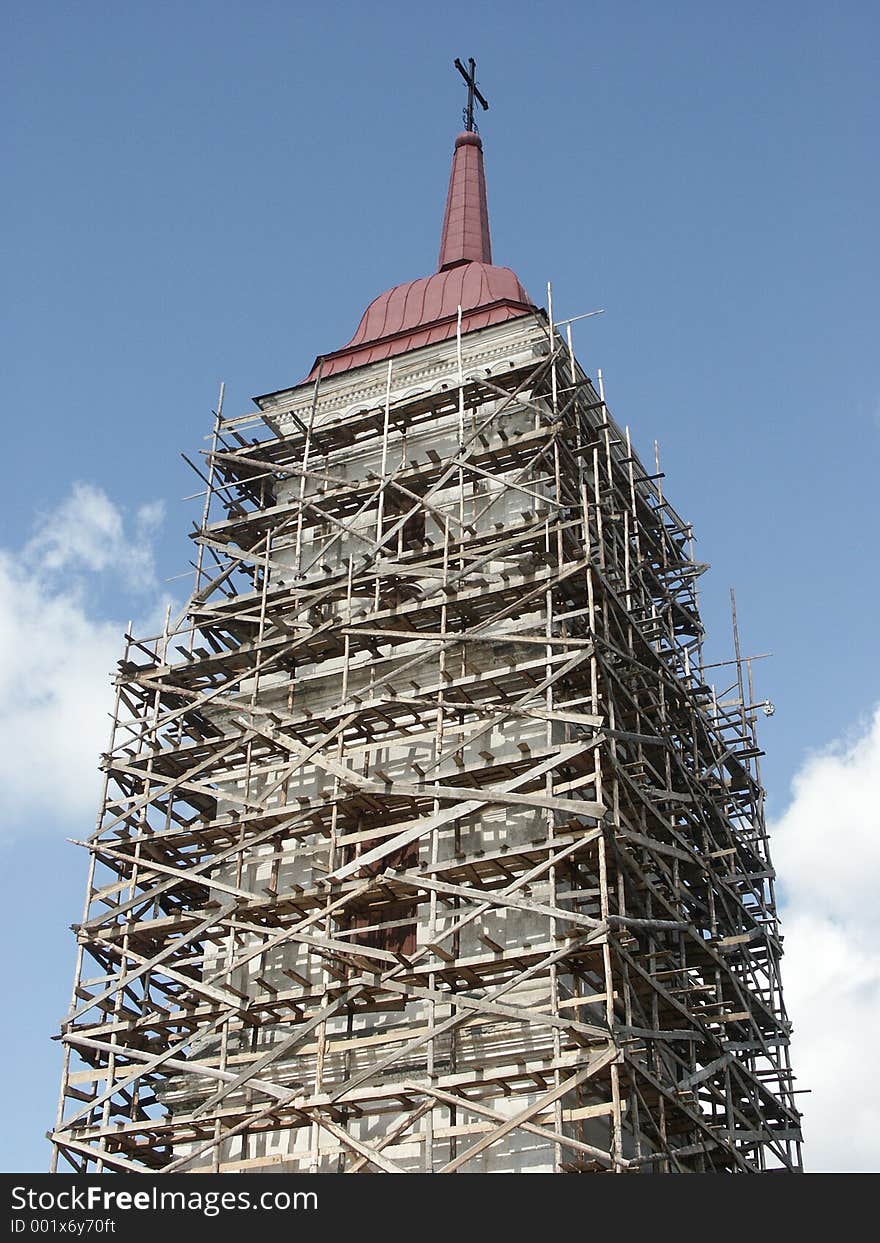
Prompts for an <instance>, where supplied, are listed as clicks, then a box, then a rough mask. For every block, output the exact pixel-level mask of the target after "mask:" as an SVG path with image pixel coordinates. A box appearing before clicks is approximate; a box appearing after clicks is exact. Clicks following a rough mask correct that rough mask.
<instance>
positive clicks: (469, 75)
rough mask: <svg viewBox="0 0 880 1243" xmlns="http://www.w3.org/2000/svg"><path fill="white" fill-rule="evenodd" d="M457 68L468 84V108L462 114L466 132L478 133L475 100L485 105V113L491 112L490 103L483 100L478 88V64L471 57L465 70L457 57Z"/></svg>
mask: <svg viewBox="0 0 880 1243" xmlns="http://www.w3.org/2000/svg"><path fill="white" fill-rule="evenodd" d="M455 67H456V69H457V70H458V72H459V73H460V74H461V76H462V77H463V78H464V80H465V82H467V84H468V101H467V107H466V108H465V109H464V110H463V112H462V116H463V117H464V127H465V129H466V130H470V131H471V132H472V133H476V129H477V127H476V125H475V124H474V100H475V99H476V100H477V102H478V103H480V104H482V105H483V111H484V112H488V111H489V104H488V102H487V101H486V100H485V99H484V98H483V96H482V95H481V94H480V92H479V89H478V88H477V62H476V61H475V60H474V58H473V56H471V57H469V58H468V67H467V69H465V67H464V65H463V64H462V63H461V61H460V60H459V59H458V57H457V56H456V58H455Z"/></svg>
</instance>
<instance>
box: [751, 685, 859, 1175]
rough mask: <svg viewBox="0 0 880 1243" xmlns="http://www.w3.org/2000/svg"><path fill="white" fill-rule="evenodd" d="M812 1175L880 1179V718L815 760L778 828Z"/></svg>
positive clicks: (789, 987) (790, 1002) (787, 967)
mask: <svg viewBox="0 0 880 1243" xmlns="http://www.w3.org/2000/svg"><path fill="white" fill-rule="evenodd" d="M771 834H772V843H771V844H772V849H773V859H774V863H775V865H776V867H777V869H778V872H779V877H780V882H781V888H780V894H781V899H782V903H781V905H782V912H781V913H782V921H783V922H782V930H783V933H784V935H785V951H786V952H785V958H784V960H783V983H784V987H785V997H786V1005H787V1007H788V1010H789V1014H790V1017H791V1018H792V1021H793V1022H794V1025H795V1036H794V1043H793V1049H792V1060H793V1064H794V1069H795V1073H796V1074H797V1076H798V1086H799V1087H801V1088H809V1089H811V1094H810V1095H809V1096H802V1097H799V1098H798V1099H799V1101H800V1107H801V1108H802V1109H803V1111H804V1137H805V1141H806V1142H805V1148H804V1164H805V1167H806V1168H807V1169H808V1170H811V1171H815V1172H819V1171H827V1172H831V1171H847V1170H851V1171H876V1170H880V1137H878V1133H877V1117H878V1116H880V1081H878V1079H877V1076H876V1075H875V1074H874V1062H875V1059H876V1057H877V1050H878V1048H880V948H878V947H880V901H878V896H877V884H878V878H880V708H878V709H877V711H876V712H875V714H874V716H873V718H872V720H871V721H870V722H869V723H867V724H866V726H865V728H864V729H863V731H862V732H861V733H860V734H859V735H858V736H856V737H854V738H852V739H849V740H846V741H844V742H841V743H836V744H834V745H832V746H831V747H829V748H828V749H827V750H825V751H823V752H822V753H820V754H817V755H813V756H810V757H809V758H808V759H807V760H806V762H805V763H804V765H803V766H802V768H801V769H800V771H799V772H798V774H797V776H796V777H795V779H794V781H793V783H792V801H791V804H790V805H789V807H788V809H787V810H786V812H785V814H784V815H783V816H782V817H781V818H780V819H779V820H778V821H777V822H776V823H775V824H774V825H772V826H771Z"/></svg>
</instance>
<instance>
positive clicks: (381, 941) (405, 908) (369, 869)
mask: <svg viewBox="0 0 880 1243" xmlns="http://www.w3.org/2000/svg"><path fill="white" fill-rule="evenodd" d="M378 844H379V843H378V842H367V843H365V845H364V852H365V853H366V851H368V850H370V849H372V847H373V846H377V845H378ZM418 861H419V847H418V843H417V842H410V843H409V845H407V846H402V847H401V848H400V849H399V850H395V851H392V853H391V854H388V855H385V856H384V858H382V859H377V860H376V862H375V863H368V864H366V865H365V867H364V869H363V870H364V873H365V874H366V875H367V876H377V875H378V874H379V873H380V872H384V871H385V870H386V868H393V869H395V870H400V871H404V870H408V869H410V868H414V867H415V866H416V865H417V864H418ZM375 924H386V925H391V926H390V927H384V928H376V927H374V926H373V925H375ZM352 927H353V928H369V931H368V932H359V933H357V934H356V935H355V937H354V938H353V940H354V943H355V944H356V945H367V946H369V947H370V948H372V949H377V950H386V951H387V952H388V953H389V954H402V955H403V956H404V958H408V957H409V955H410V954H412V953H414V952H415V949H416V905H415V903H413V902H381V903H375V904H374V905H372V906H369V907H367V908H365V909H364V911H363V912H362V913H361V914H359V915H355V917H354V919H353V920H352Z"/></svg>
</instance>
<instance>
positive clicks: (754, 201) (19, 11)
mask: <svg viewBox="0 0 880 1243" xmlns="http://www.w3.org/2000/svg"><path fill="white" fill-rule="evenodd" d="M4 27H5V29H4V45H5V49H6V57H5V60H6V65H5V72H4V75H3V79H4V80H3V86H2V91H3V94H4V96H5V99H4V101H3V104H4V107H3V112H4V116H5V117H6V119H7V124H6V126H5V127H4V130H5V133H4V140H3V141H4V148H5V149H4V152H3V159H4V166H5V168H6V170H7V182H6V193H5V195H4V197H3V201H2V204H0V213H2V238H3V241H2V249H3V260H4V269H5V287H6V297H5V299H4V306H3V321H4V322H3V337H2V339H3V354H4V359H3V368H2V378H0V384H2V399H3V410H4V415H5V420H4V429H5V437H4V458H5V462H4V465H5V470H4V472H3V478H4V502H5V503H4V507H3V513H4V522H3V534H2V537H0V545H2V556H3V557H4V558H5V561H4V562H3V563H2V564H3V565H5V567H6V572H5V577H3V579H2V585H3V586H4V588H5V590H6V593H7V601H6V603H7V613H8V618H7V621H6V623H5V624H4V626H3V628H2V629H0V636H2V639H3V643H4V650H3V653H2V659H3V660H4V661H5V662H6V674H5V677H4V678H3V679H0V692H3V693H5V702H0V733H2V736H3V738H8V739H9V740H11V744H12V746H13V748H14V745H15V741H16V739H17V740H18V743H19V751H18V753H17V754H16V755H14V757H13V759H12V760H11V761H9V760H8V761H7V764H8V765H10V766H11V768H10V771H11V778H10V782H9V783H8V787H7V788H12V790H13V795H12V796H11V797H10V799H9V806H8V810H7V811H6V812H5V813H4V820H5V827H4V839H5V845H4V846H3V852H4V865H3V869H2V872H3V882H4V899H3V901H4V914H5V915H6V916H7V918H8V919H9V920H10V925H11V929H12V931H11V933H10V935H11V937H12V941H11V944H12V946H13V947H14V949H13V951H12V958H11V961H9V962H7V965H6V971H7V975H6V979H7V987H8V988H11V989H17V990H18V991H17V993H16V995H15V998H14V1001H15V1004H16V1005H17V1006H22V1005H25V1004H27V1005H28V1006H30V1007H31V1012H30V1017H29V1018H28V1021H27V1022H26V1023H22V1022H20V1021H19V1020H17V1021H16V1023H15V1031H13V1032H10V1031H9V1030H8V1029H7V1045H8V1046H10V1045H11V1050H10V1053H9V1054H8V1056H14V1057H17V1058H18V1059H19V1062H18V1065H19V1066H20V1068H21V1076H20V1077H19V1076H18V1075H16V1076H15V1077H14V1078H15V1082H13V1083H12V1085H11V1086H10V1089H9V1090H10V1093H11V1096H12V1100H11V1102H10V1106H9V1107H10V1108H11V1109H12V1111H13V1112H14V1113H15V1115H16V1117H17V1121H18V1127H17V1130H16V1132H15V1133H13V1128H12V1127H11V1126H7V1127H6V1128H4V1134H3V1136H2V1138H0V1168H3V1169H22V1168H25V1169H27V1168H32V1169H41V1168H44V1167H45V1162H46V1145H45V1142H44V1141H43V1140H42V1138H41V1137H42V1133H43V1132H44V1131H45V1130H46V1129H47V1128H48V1127H49V1126H50V1125H51V1122H52V1115H53V1112H54V1100H55V1095H56V1088H57V1076H58V1056H57V1048H56V1047H53V1046H52V1045H51V1044H50V1043H49V1042H48V1036H49V1034H50V1033H51V1032H53V1031H54V1030H55V1029H56V1024H57V1020H58V1017H59V1016H60V1014H61V1013H62V1012H63V1010H64V1008H65V1005H66V1002H67V997H68V990H69V981H70V975H71V970H72V962H73V942H72V938H71V937H70V935H69V933H66V932H65V929H66V926H67V925H68V924H69V923H70V922H72V921H73V920H74V919H77V918H78V917H79V914H80V907H81V900H82V889H83V886H84V879H85V855H84V853H83V852H77V851H75V850H74V848H73V847H70V846H68V845H66V843H65V840H64V839H65V838H66V837H77V836H85V835H86V834H87V833H88V831H89V829H90V826H91V823H92V821H93V816H94V805H95V801H96V795H95V787H94V783H93V778H92V777H91V776H90V775H89V774H87V775H86V778H85V779H84V785H83V784H82V779H79V778H77V776H76V773H73V772H72V770H73V767H74V766H73V763H72V761H71V762H68V763H65V762H62V761H58V762H57V763H56V762H55V761H54V760H53V762H52V764H50V765H49V768H50V769H51V771H46V765H45V764H44V763H43V762H41V760H40V756H39V754H37V753H36V745H35V744H34V742H33V740H34V739H35V738H36V737H37V732H36V731H35V729H34V730H31V732H28V729H30V726H31V725H34V722H37V723H42V724H41V728H46V729H48V730H49V732H50V733H51V731H53V730H54V731H58V730H59V729H60V726H59V722H61V723H62V724H63V723H64V722H66V723H67V725H68V726H69V727H70V728H71V729H72V730H73V731H75V732H77V733H81V734H82V737H83V739H85V740H87V741H88V740H90V739H91V738H92V732H91V731H92V729H93V728H94V726H93V722H94V721H95V720H98V719H99V717H100V711H101V709H102V707H103V706H105V705H104V701H103V700H102V699H101V696H102V694H103V693H104V692H103V683H102V685H101V686H99V687H98V688H97V690H96V691H95V692H94V694H92V693H91V691H90V690H89V688H90V686H91V685H92V681H101V679H100V677H99V676H98V675H97V674H95V676H94V677H93V671H96V670H100V669H101V668H102V667H108V666H109V664H110V663H112V660H113V659H114V655H115V653H116V649H117V648H118V642H117V640H116V637H115V636H117V635H121V627H122V625H123V624H124V622H125V621H126V619H127V618H129V617H135V618H138V619H141V620H143V621H144V622H145V623H146V622H147V621H149V620H151V619H152V620H155V618H156V617H157V616H160V614H161V607H162V598H163V596H164V595H165V594H167V593H169V592H170V593H171V594H172V595H175V596H176V598H178V599H180V598H182V596H183V584H182V583H181V582H171V583H167V584H166V583H165V581H164V580H166V579H167V578H170V577H171V576H173V575H175V574H178V573H179V572H180V571H182V570H184V569H185V568H186V563H187V559H188V557H189V555H190V544H189V541H188V540H187V538H186V532H187V530H188V528H189V526H190V523H191V520H192V518H194V517H195V512H196V511H195V508H194V506H193V505H192V504H181V503H179V498H180V497H182V496H184V495H185V494H187V493H190V492H193V491H195V490H196V485H195V484H194V482H193V477H192V475H191V474H190V472H189V471H188V469H187V468H186V466H185V465H184V464H183V462H182V461H181V459H180V456H179V454H180V451H181V450H184V451H186V452H188V453H189V454H190V455H192V454H193V453H194V452H197V451H198V450H199V449H200V448H202V447H203V441H202V437H203V436H204V435H205V433H206V432H207V431H208V429H209V426H210V420H211V415H210V411H211V407H212V406H213V405H214V402H215V399H216V393H217V387H218V382H219V381H220V380H221V379H224V380H225V381H226V385H227V405H226V412H227V413H231V412H244V411H245V410H246V409H248V408H249V404H248V399H249V397H250V396H251V395H252V394H254V393H260V392H267V391H270V390H273V389H276V388H280V387H283V386H285V385H288V384H291V383H293V382H295V381H297V380H298V379H300V378H301V377H302V376H304V375H305V373H306V372H307V371H308V369H309V367H310V365H311V362H312V360H313V358H314V356H315V355H316V354H317V353H319V352H321V351H326V350H330V349H333V348H336V347H338V346H340V345H341V344H343V343H344V342H345V341H347V340H348V338H349V337H350V335H351V333H352V331H353V330H354V327H355V325H356V323H357V320H358V318H359V316H360V313H361V311H362V310H363V308H364V306H365V305H366V303H367V302H368V301H369V300H370V299H371V298H372V297H373V296H374V295H375V294H377V293H378V292H380V291H381V290H382V289H384V288H387V287H388V286H390V285H392V284H394V283H396V282H398V281H400V280H406V279H409V278H412V277H416V276H420V275H424V274H426V273H427V272H430V271H431V270H433V267H434V265H435V262H436V251H437V243H438V239H439V228H440V220H441V216H442V210H443V202H444V195H445V186H446V178H447V175H448V167H449V158H450V154H451V148H452V140H453V137H454V135H455V133H456V132H457V130H458V129H459V128H460V121H461V117H460V112H461V107H462V103H463V90H462V89H461V82H460V79H459V78H458V75H457V74H456V73H455V71H454V70H453V68H452V60H453V58H454V57H455V56H461V57H467V56H469V55H473V56H475V57H476V58H477V61H478V76H479V79H480V82H481V86H482V89H483V90H484V92H485V93H486V94H487V95H488V97H489V100H490V103H491V110H490V112H489V113H488V114H486V115H485V116H484V117H482V118H481V132H482V135H483V139H484V143H485V148H486V167H487V177H488V186H489V207H490V213H491V219H492V230H493V244H494V254H495V261H496V262H498V263H503V264H507V265H509V266H512V267H513V268H515V270H516V271H517V273H518V275H519V276H520V278H521V279H522V281H523V283H524V284H525V286H526V288H527V289H529V290H530V292H531V294H532V296H533V297H534V298H535V300H536V301H538V302H540V303H543V302H544V301H545V290H546V283H547V281H548V280H551V281H552V282H553V291H554V308H555V310H556V313H557V315H558V316H563V317H564V316H568V315H576V314H580V313H583V312H586V311H589V310H592V309H594V308H596V307H604V308H605V315H604V316H600V317H598V318H594V319H590V320H587V321H585V322H584V323H583V324H581V325H577V326H576V328H577V335H576V337H575V345H576V349H577V351H578V354H579V356H580V357H581V360H582V361H583V362H584V363H585V365H586V366H587V369H588V370H589V371H590V372H591V373H592V374H595V368H596V367H597V366H598V367H602V369H603V371H604V374H605V380H606V391H607V395H608V400H609V403H610V405H611V407H612V409H613V411H614V413H615V416H616V418H617V419H618V421H620V422H621V423H628V424H629V425H630V427H631V429H632V433H633V437H634V441H635V445H636V447H637V449H638V450H639V451H640V452H641V453H642V455H643V456H644V457H646V458H647V459H648V460H652V454H653V449H652V443H653V440H654V439H655V438H656V439H658V440H659V441H660V446H661V455H662V466H663V469H664V470H665V471H666V476H667V478H666V480H665V485H664V486H665V488H666V491H667V494H668V496H669V498H670V499H671V501H672V502H673V504H674V505H675V506H676V508H677V509H678V510H679V512H680V513H682V514H683V516H685V517H686V518H687V519H689V520H690V521H692V522H693V523H694V525H695V529H696V533H697V536H698V545H697V548H698V556H699V557H700V559H701V560H704V561H708V562H710V563H711V565H712V567H713V568H712V570H711V571H710V573H709V574H708V575H707V576H706V577H705V578H704V580H703V591H702V602H703V608H704V616H705V620H706V623H707V626H708V628H709V631H710V641H711V642H710V646H711V650H712V652H713V654H714V656H715V658H716V659H717V658H721V657H723V656H726V655H727V654H728V648H729V638H728V635H729V621H728V612H727V608H728V606H727V592H728V588H729V587H730V586H731V585H734V586H735V587H736V589H737V599H738V606H739V614H740V623H741V630H742V634H743V643H744V648H745V650H746V651H752V652H765V651H771V652H773V653H774V657H773V660H772V661H764V662H761V666H760V670H759V672H760V682H759V688H758V689H759V696H760V697H764V696H769V697H770V698H771V699H772V700H773V701H774V702H775V704H776V706H777V714H776V716H775V717H774V718H773V719H772V720H770V721H768V722H766V724H765V726H764V730H763V742H764V745H765V746H766V748H767V750H768V755H767V759H766V761H765V768H764V776H765V779H766V782H767V785H768V787H769V792H770V804H769V806H770V809H771V813H772V814H773V815H774V816H780V815H782V813H783V811H784V810H785V809H786V808H787V807H788V806H789V804H790V803H791V792H790V786H791V782H792V779H793V778H794V777H795V776H796V774H798V773H801V774H803V772H804V764H805V762H806V761H807V756H808V754H809V753H810V752H811V751H813V750H815V749H818V748H823V747H827V746H829V745H830V744H832V743H834V741H835V740H843V741H842V742H841V741H838V747H837V753H838V754H840V755H842V756H843V759H842V760H841V761H840V762H841V764H842V765H843V770H842V771H844V773H845V772H847V771H849V770H847V769H846V763H847V762H848V761H847V758H846V757H847V756H850V758H851V757H852V755H853V754H854V752H853V750H852V749H853V748H856V747H857V745H858V739H859V738H860V737H862V736H865V735H866V731H868V730H869V728H870V727H869V725H868V722H869V721H870V719H871V714H872V712H873V709H874V706H875V705H876V704H877V702H878V700H880V688H878V680H880V679H878V674H877V659H876V634H877V620H876V619H877V616H878V610H880V587H878V579H877V574H876V560H877V559H876V552H875V544H876V539H877V531H878V518H880V503H878V489H877V471H878V466H880V375H878V368H877V340H878V318H880V316H878V305H880V300H878V275H880V273H878V258H877V255H878V251H877V244H876V228H877V225H876V222H877V219H878V206H880V204H878V197H880V196H878V188H880V174H878V163H877V158H876V135H877V132H878V121H880V118H878V108H877V97H876V82H877V78H878V69H880V65H878V60H880V54H878V48H880V9H878V8H877V6H876V5H874V4H871V3H868V2H865V3H852V2H843V3H838V4H834V5H832V4H828V3H804V2H801V3H791V2H788V0H775V2H773V3H770V4H766V3H764V4H756V3H749V2H746V3H739V4H737V5H724V6H722V5H706V4H699V3H691V2H685V3H679V4H677V5H674V6H673V5H660V4H649V3H635V2H622V3H621V2H618V3H615V4H614V5H611V4H607V3H597V4H590V5H587V4H568V3H560V4H556V5H554V6H553V8H552V11H551V9H549V8H548V7H546V6H539V5H535V4H534V3H528V4H526V3H519V2H514V3H503V4H502V3H500V2H496V3H484V4H478V3H473V2H472V3H460V2H459V0H449V2H448V3H445V4H443V5H442V6H439V5H436V4H419V3H410V4H397V3H381V2H378V3H374V4H371V5H362V4H355V3H350V2H347V0H345V2H340V3H333V2H329V3H327V4H325V5H323V6H314V5H305V4H299V3H276V2H267V0H251V2H250V3H247V4H245V3H232V2H225V3H224V2H222V0H217V2H215V3H212V4H208V3H200V2H197V0H189V2H184V3H174V4H170V3H160V2H157V0H153V2H152V3H149V4H147V3H140V2H130V3H127V4H124V5H113V4H107V3H104V4H101V3H88V2H86V3H80V4H62V3H57V2H52V0H49V2H47V3H43V4H41V5H32V4H23V3H16V2H11V3H9V4H7V6H6V9H5V21H4ZM77 483H78V484H80V485H81V486H80V489H79V491H78V492H77V491H72V489H73V485H74V484H77ZM163 512H164V517H163ZM52 529H54V530H55V531H56V532H57V531H63V532H65V533H66V535H65V541H66V542H64V544H63V547H60V546H59V545H58V544H57V540H56V542H55V543H53V541H52V538H51V537H50V535H49V534H47V532H48V531H50V530H52ZM132 565H134V566H135V567H136V569H137V573H134V572H132ZM28 592H30V595H29V596H28V597H27V599H28V604H27V608H25V609H24V611H23V612H22V610H21V608H20V607H19V604H20V601H19V599H18V598H19V596H20V595H21V594H22V593H24V594H25V595H27V593H28ZM28 610H30V611H28ZM23 616H24V617H30V618H31V620H30V621H29V622H28V623H27V625H25V623H24V622H23V621H22V617H23ZM65 632H66V633H68V634H70V635H72V636H73V639H72V641H71V642H70V643H69V644H68V645H67V647H66V648H65V646H64V644H63V643H62V637H63V634H64V633H65ZM43 645H45V647H44V646H43ZM44 652H45V653H47V654H46V655H45V659H44V656H43V655H42V654H41V653H44ZM108 652H109V653H110V656H109V660H108V659H107V653H108ZM83 653H86V654H87V655H84V654H83ZM52 662H54V664H53V663H52ZM102 662H104V663H103V665H102ZM50 665H51V667H52V668H53V669H54V668H57V669H58V670H59V673H58V677H59V678H62V679H65V678H66V679H67V682H66V683H65V685H66V687H67V689H66V691H65V693H64V695H63V696H59V695H58V693H57V692H56V690H54V689H53V683H52V680H51V679H50V678H49V677H48V676H46V675H45V670H46V669H47V668H49V667H50ZM41 669H42V670H43V675H42V678H41V673H40V670H41ZM26 670H33V674H32V676H31V675H28V676H29V678H30V680H27V679H26V678H25V671H26ZM29 697H30V698H29ZM23 703H24V704H25V706H27V705H30V707H31V708H32V709H33V712H32V713H31V716H30V717H29V722H30V724H29V726H28V729H23V728H22V726H21V720H20V719H19V716H17V713H19V712H20V711H21V710H22V704H23ZM40 714H42V715H40ZM86 722H88V728H86V724H85V723H86ZM98 732H99V733H100V735H101V737H103V732H104V726H103V724H101V725H100V726H99V728H98ZM53 736H55V735H53ZM91 745H92V744H91V742H90V741H89V742H88V746H89V747H91ZM847 746H848V747H849V748H850V751H846V748H847ZM95 749H96V748H93V749H92V750H89V749H86V750H85V751H84V754H85V755H90V754H93V750H95ZM841 749H842V750H841ZM52 754H53V755H55V753H54V752H53V753H52ZM859 755H861V752H859ZM69 759H70V757H68V760H69ZM53 765H54V767H53ZM59 765H60V766H59ZM83 766H84V767H86V768H88V764H87V763H85V761H83V764H81V765H80V767H83ZM871 772H872V773H873V770H871ZM71 774H72V775H71ZM25 777H27V780H29V781H31V782H32V783H35V784H34V797H33V799H32V800H30V799H29V798H28V797H27V793H28V786H27V781H26V780H25ZM78 780H79V781H80V782H81V784H80V785H77V781H78ZM871 781H873V776H870V777H869V778H868V784H869V786H870V782H871ZM90 783H91V784H90ZM37 785H39V789H37V788H36V787H37ZM74 787H76V788H75V789H74ZM870 788H873V787H870ZM86 807H89V808H90V810H89V811H88V812H86V811H85V810H84V809H85V808H86ZM844 831H845V826H844V827H843V828H841V827H840V826H838V827H837V828H836V829H835V832H840V833H843V832H844ZM80 855H81V856H82V857H80ZM34 892H39V893H42V897H43V911H42V914H41V916H38V914H37V913H35V912H34V911H33V908H32V907H30V906H29V905H28V904H29V901H30V899H31V896H32V894H33V893H34ZM829 918H832V919H834V918H836V916H835V915H834V913H833V912H832V915H831V916H830V917H829ZM26 941H27V942H28V944H29V957H28V958H27V959H25V957H24V955H23V953H22V952H21V950H22V949H23V946H24V943H25V942H26ZM8 943H9V942H8ZM872 978H874V977H872ZM804 1005H805V1010H804V1013H805V1014H806V1013H807V1011H806V1003H804ZM796 1017H797V1016H796ZM801 1025H802V1026H803V1021H801ZM26 1076H28V1077H30V1078H29V1080H28V1086H25V1082H26ZM18 1085H21V1086H18ZM3 1145H6V1146H8V1147H7V1150H6V1151H5V1152H4V1151H3V1148H2V1146H3ZM808 1153H809V1149H808Z"/></svg>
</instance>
